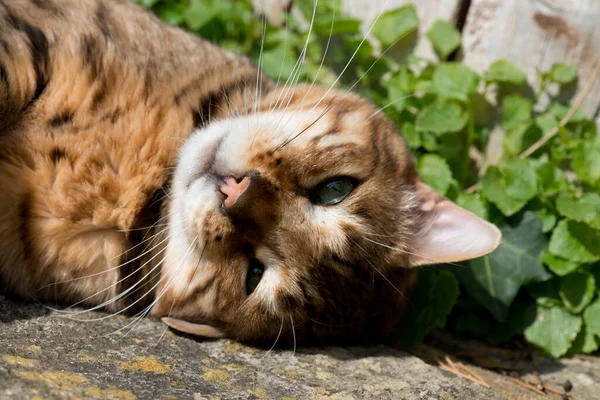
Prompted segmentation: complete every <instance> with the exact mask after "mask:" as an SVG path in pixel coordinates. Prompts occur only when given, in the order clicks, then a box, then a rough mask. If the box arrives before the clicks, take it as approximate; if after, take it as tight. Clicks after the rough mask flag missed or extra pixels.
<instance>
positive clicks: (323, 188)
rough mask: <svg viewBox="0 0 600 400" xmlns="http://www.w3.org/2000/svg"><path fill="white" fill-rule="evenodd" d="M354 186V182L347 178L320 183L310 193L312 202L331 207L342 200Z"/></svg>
mask: <svg viewBox="0 0 600 400" xmlns="http://www.w3.org/2000/svg"><path fill="white" fill-rule="evenodd" d="M355 186H356V181H355V180H354V179H352V178H348V177H340V178H333V179H330V180H328V181H325V182H323V183H321V184H320V185H319V186H317V188H316V189H315V190H314V192H313V193H312V196H311V197H312V201H313V202H314V203H317V204H323V205H326V206H332V205H334V204H338V203H339V202H341V201H342V200H344V199H345V198H346V197H348V195H349V194H350V193H351V192H352V190H353V189H354V187H355Z"/></svg>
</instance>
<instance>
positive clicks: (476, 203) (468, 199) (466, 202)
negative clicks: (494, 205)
mask: <svg viewBox="0 0 600 400" xmlns="http://www.w3.org/2000/svg"><path fill="white" fill-rule="evenodd" d="M456 204H458V205H459V206H461V207H462V208H464V209H466V210H468V211H471V212H472V213H473V214H475V215H477V216H478V217H481V218H483V219H487V218H488V207H487V203H486V201H485V200H484V199H483V198H481V197H480V196H477V195H476V194H468V193H460V194H459V195H458V197H457V198H456Z"/></svg>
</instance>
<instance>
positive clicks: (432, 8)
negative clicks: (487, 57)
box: [342, 0, 465, 59]
mask: <svg viewBox="0 0 600 400" xmlns="http://www.w3.org/2000/svg"><path fill="white" fill-rule="evenodd" d="M463 2H465V0H420V1H414V0H343V3H342V4H343V5H342V7H343V11H344V12H345V13H346V14H347V15H349V16H351V17H354V18H357V19H361V20H363V21H364V22H365V23H364V24H363V30H364V31H365V32H366V31H368V30H369V28H370V26H371V24H372V23H373V21H374V20H375V18H376V17H377V16H378V15H379V14H380V13H381V12H382V11H387V10H390V9H394V8H397V7H401V6H403V5H406V4H410V3H413V4H414V5H415V7H416V9H417V14H418V16H419V36H418V40H416V41H415V43H414V45H413V46H412V48H411V49H410V50H414V52H415V54H417V55H419V56H421V57H426V58H430V59H435V57H436V56H435V52H434V51H433V48H432V47H431V44H430V43H429V40H427V38H426V37H424V36H425V34H426V33H427V30H428V29H429V28H430V27H431V25H432V24H433V23H434V22H435V21H436V20H437V19H445V20H448V21H452V22H454V23H456V22H457V20H458V16H459V13H460V7H461V4H462V3H463Z"/></svg>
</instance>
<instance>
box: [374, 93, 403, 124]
mask: <svg viewBox="0 0 600 400" xmlns="http://www.w3.org/2000/svg"><path fill="white" fill-rule="evenodd" d="M413 96H415V93H413V94H409V95H407V96H404V97H400V98H399V99H396V100H394V101H391V102H389V103H387V104H386V105H385V106H383V107H381V108H380V109H379V110H377V111H375V112H374V113H373V114H371V115H370V116H369V118H367V121H370V120H371V118H373V117H374V116H376V115H377V114H380V113H382V112H383V111H385V109H386V108H388V107H391V106H393V105H394V104H397V103H399V102H401V101H403V100H406V99H408V98H410V97H413Z"/></svg>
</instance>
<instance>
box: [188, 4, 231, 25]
mask: <svg viewBox="0 0 600 400" xmlns="http://www.w3.org/2000/svg"><path fill="white" fill-rule="evenodd" d="M223 9H224V6H223V3H222V2H219V1H215V0H195V1H192V3H191V4H190V6H189V8H188V9H187V11H186V12H185V14H184V16H183V19H184V21H185V22H186V24H187V25H188V26H189V27H190V28H192V29H194V30H198V29H200V28H202V27H203V26H205V25H206V24H208V23H209V22H210V21H211V20H212V19H213V18H215V17H217V16H218V15H219V13H220V12H221V11H223Z"/></svg>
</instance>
